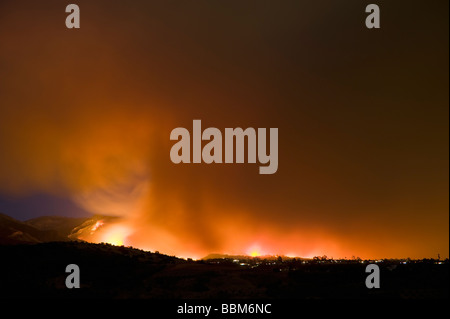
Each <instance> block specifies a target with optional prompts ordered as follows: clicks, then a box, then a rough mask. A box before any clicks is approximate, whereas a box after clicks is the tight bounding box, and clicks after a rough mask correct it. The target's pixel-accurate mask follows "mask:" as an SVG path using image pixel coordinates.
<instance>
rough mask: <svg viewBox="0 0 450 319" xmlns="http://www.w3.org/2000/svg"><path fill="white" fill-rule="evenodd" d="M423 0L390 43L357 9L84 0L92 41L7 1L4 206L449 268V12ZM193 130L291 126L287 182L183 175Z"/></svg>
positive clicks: (144, 232) (132, 241)
mask: <svg viewBox="0 0 450 319" xmlns="http://www.w3.org/2000/svg"><path fill="white" fill-rule="evenodd" d="M416 2H417V4H418V5H408V6H406V7H405V4H406V3H408V4H410V3H411V2H410V1H408V2H406V1H399V2H398V3H395V4H394V3H390V2H388V1H381V5H382V7H383V14H384V15H383V20H382V21H383V25H382V28H381V29H380V30H377V31H375V32H372V31H373V30H371V31H369V30H367V29H366V28H365V27H364V17H365V13H364V6H362V5H361V4H360V3H359V2H358V1H349V2H348V3H346V4H345V5H344V4H338V3H330V4H329V5H327V6H322V5H319V4H314V3H312V2H311V3H305V2H299V1H287V2H286V3H284V5H280V4H278V3H275V2H264V3H262V2H260V1H244V2H242V3H241V2H239V3H238V2H236V3H230V2H225V1H217V2H216V1H215V2H211V1H196V2H194V3H192V2H190V3H184V2H170V3H168V2H161V3H160V2H149V1H134V2H133V4H132V5H131V4H126V3H125V2H108V1H84V0H80V1H77V4H78V5H79V6H80V9H81V28H80V29H79V30H68V29H66V28H65V24H64V21H65V17H66V13H65V11H64V6H62V5H61V3H60V2H58V1H50V0H49V1H39V2H37V1H21V2H20V3H18V2H16V1H2V2H0V39H1V41H0V114H1V116H0V211H1V212H2V213H5V214H8V211H3V209H4V208H2V206H1V196H13V197H14V198H17V200H18V201H20V200H23V201H25V200H26V198H27V196H29V195H32V194H36V193H43V194H48V195H49V198H51V197H52V196H54V197H55V198H56V197H58V198H64V199H66V200H68V201H71V202H73V203H74V204H75V205H77V206H78V207H80V209H83V210H84V211H86V212H89V213H91V214H105V215H114V216H120V217H121V218H122V219H121V223H120V225H111V226H109V227H106V226H105V228H104V229H103V230H102V232H101V233H100V232H99V233H98V234H99V235H98V236H100V237H101V238H100V237H99V238H95V239H93V240H95V241H104V240H105V238H114V241H115V242H116V243H118V244H126V245H132V246H135V247H138V248H144V249H148V250H152V251H156V250H157V251H160V252H162V253H167V254H169V255H172V254H173V255H177V256H183V257H194V258H202V257H204V256H206V255H208V254H209V253H228V254H252V253H257V254H260V255H264V254H273V255H294V256H300V257H313V256H322V255H327V256H328V257H334V258H344V257H347V258H351V257H352V256H357V257H361V258H366V259H369V258H372V259H379V258H408V257H410V258H414V259H416V258H417V259H418V258H437V255H438V254H440V255H441V257H443V258H447V257H448V256H449V209H448V207H449V206H448V177H449V173H448V164H449V161H448V102H449V95H448V84H449V83H448V69H449V67H448V66H449V65H448V53H449V52H448V15H447V14H448V2H445V1H442V2H437V3H436V5H434V6H431V5H427V3H426V2H425V1H416ZM416 2H414V3H416ZM411 21H417V23H412V22H411ZM194 119H201V120H202V127H203V128H207V127H216V128H218V129H219V130H221V131H222V132H223V131H224V129H225V128H235V127H242V128H244V129H245V128H247V127H253V128H270V127H277V128H278V129H279V140H278V143H279V156H278V157H279V165H278V171H277V172H276V173H275V174H273V175H260V174H258V166H259V165H258V164H211V165H208V164H204V163H202V164H178V165H177V164H173V163H172V162H171V160H170V156H169V154H170V148H171V147H172V145H173V144H174V142H173V141H170V139H169V136H170V132H171V130H172V129H174V128H176V127H185V128H187V129H188V130H189V131H191V132H192V121H193V120H194ZM49 201H50V205H51V199H49ZM63 210H64V209H63ZM33 214H34V212H33ZM35 214H36V215H37V214H46V213H45V212H42V211H41V210H39V207H36V213H35ZM61 214H66V215H70V216H73V217H77V215H76V214H75V213H74V214H71V213H68V212H64V211H62V212H61ZM13 217H14V216H13Z"/></svg>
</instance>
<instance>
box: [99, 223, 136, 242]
mask: <svg viewBox="0 0 450 319" xmlns="http://www.w3.org/2000/svg"><path fill="white" fill-rule="evenodd" d="M130 234H131V230H130V229H129V228H128V227H126V226H123V225H120V224H118V225H112V226H111V227H109V228H108V229H107V230H106V231H105V233H103V234H102V237H101V238H102V239H101V242H104V243H108V244H111V245H115V246H122V245H128V244H129V243H128V241H127V238H128V236H129V235H130Z"/></svg>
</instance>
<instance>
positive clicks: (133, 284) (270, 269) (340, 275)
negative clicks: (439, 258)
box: [0, 241, 449, 299]
mask: <svg viewBox="0 0 450 319" xmlns="http://www.w3.org/2000/svg"><path fill="white" fill-rule="evenodd" d="M0 256H1V257H0V258H1V263H0V291H1V292H0V297H1V298H22V297H29V298H157V299H246V298H259V299H261V298H263V299H265V298H269V299H272V298H274V299H283V298H307V299H310V298H313V299H316V298H319V299H321V298H366V299H373V298H448V296H449V288H448V284H449V264H448V262H443V263H437V262H435V261H433V260H424V261H417V262H410V263H406V264H404V263H398V262H394V261H392V262H388V261H385V262H381V263H380V264H379V266H380V270H381V288H379V289H368V288H366V285H365V279H366V277H367V275H368V274H366V273H365V268H366V264H364V263H362V262H360V261H348V262H342V263H337V262H335V261H334V262H330V261H323V260H316V261H312V262H309V263H305V262H303V261H301V260H295V259H294V260H292V259H291V260H287V261H283V260H277V261H273V260H270V261H264V260H259V261H258V260H256V261H255V259H250V258H249V260H253V262H250V261H249V262H247V263H243V262H235V261H232V260H228V259H222V260H221V259H213V260H201V261H192V260H183V259H179V258H176V257H170V256H166V255H163V254H159V253H150V252H146V251H142V250H139V249H134V248H128V247H118V246H112V245H108V244H90V243H85V242H76V241H73V242H70V241H69V242H49V243H39V244H31V245H30V244H29V245H4V246H0ZM69 264H77V265H78V266H79V267H80V279H81V280H80V281H81V288H79V289H68V288H66V285H65V279H66V277H67V276H68V275H69V274H68V273H65V269H66V266H67V265H69Z"/></svg>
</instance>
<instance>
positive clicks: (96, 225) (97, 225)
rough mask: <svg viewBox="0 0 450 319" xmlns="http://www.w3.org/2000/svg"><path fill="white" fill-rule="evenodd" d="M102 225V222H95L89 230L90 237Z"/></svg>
mask: <svg viewBox="0 0 450 319" xmlns="http://www.w3.org/2000/svg"><path fill="white" fill-rule="evenodd" d="M103 224H104V223H103V221H102V220H99V221H97V222H96V223H95V225H94V226H92V228H91V235H92V234H93V233H94V232H95V231H96V230H97V229H98V228H99V227H101V226H103Z"/></svg>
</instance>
